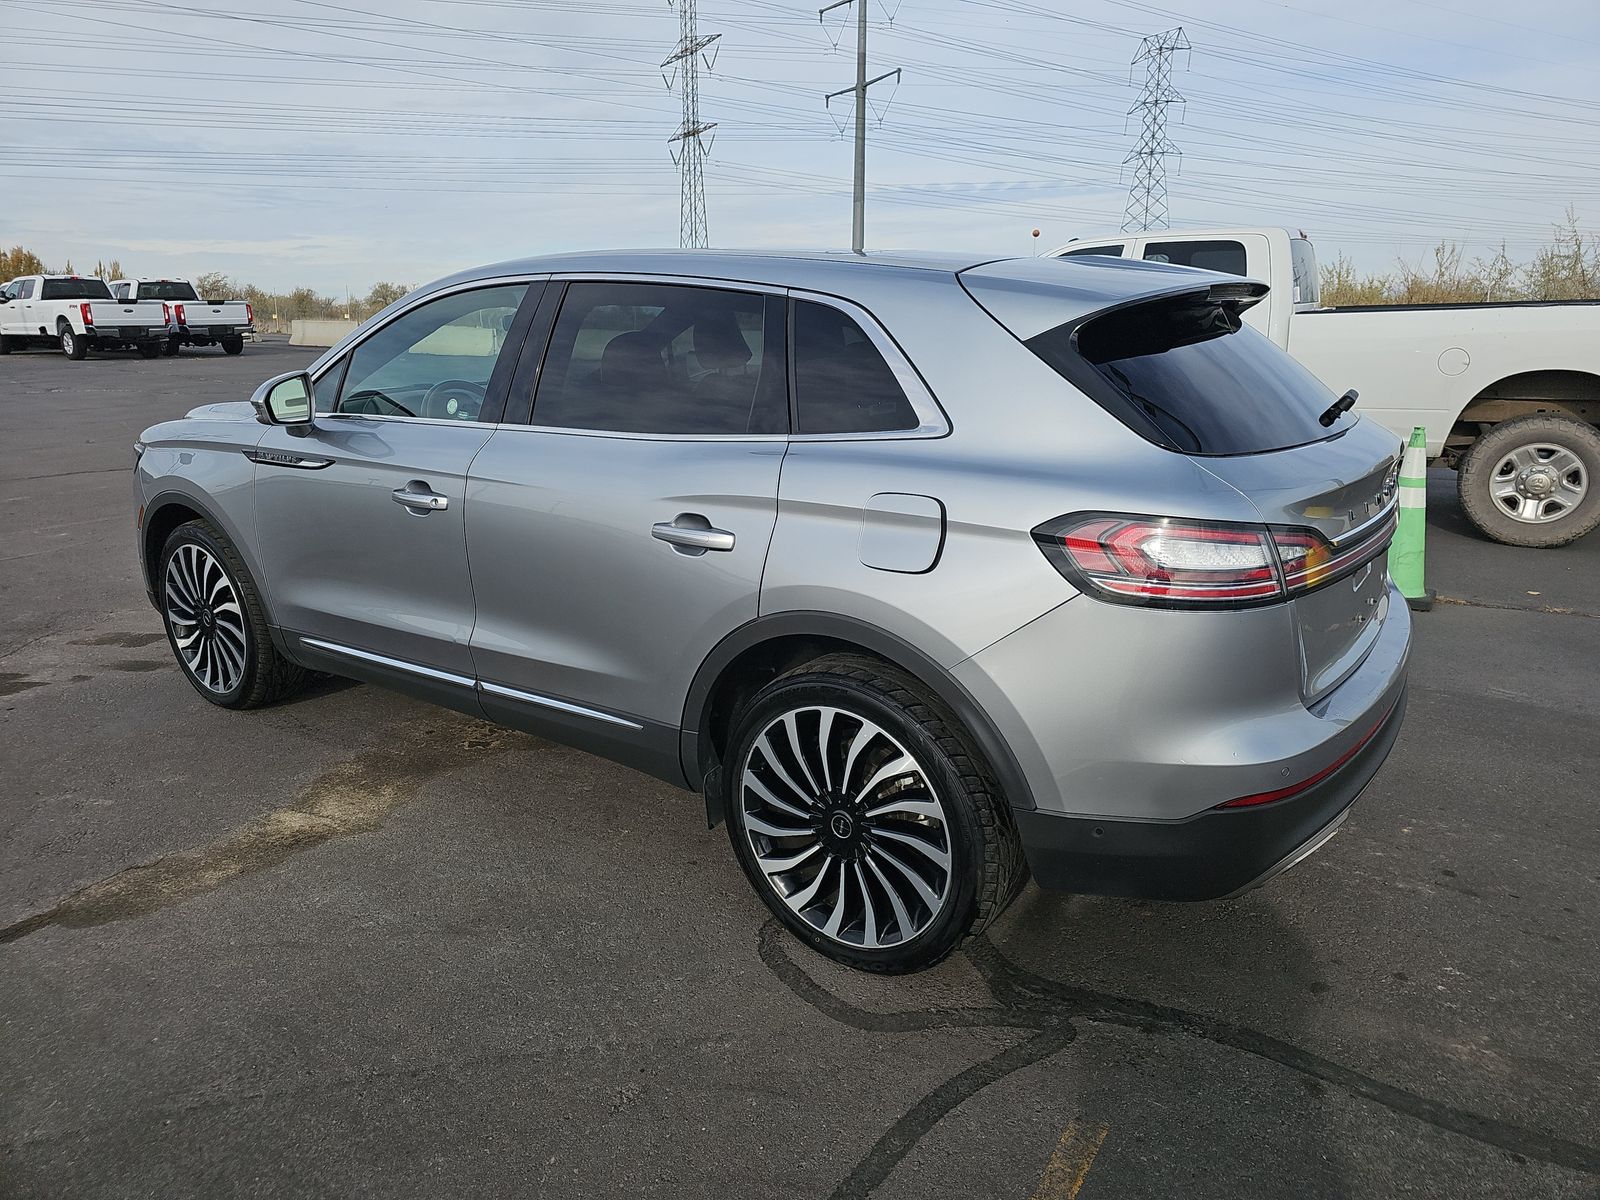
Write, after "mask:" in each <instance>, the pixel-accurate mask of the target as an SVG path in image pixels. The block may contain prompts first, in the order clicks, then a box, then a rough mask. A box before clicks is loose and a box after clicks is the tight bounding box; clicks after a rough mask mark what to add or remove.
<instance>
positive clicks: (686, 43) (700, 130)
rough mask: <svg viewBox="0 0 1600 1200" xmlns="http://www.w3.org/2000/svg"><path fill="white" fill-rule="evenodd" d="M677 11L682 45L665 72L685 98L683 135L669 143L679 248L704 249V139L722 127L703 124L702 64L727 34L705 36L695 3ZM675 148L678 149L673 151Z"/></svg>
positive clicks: (681, 4)
mask: <svg viewBox="0 0 1600 1200" xmlns="http://www.w3.org/2000/svg"><path fill="white" fill-rule="evenodd" d="M667 3H668V4H669V5H672V6H673V7H675V8H677V10H678V45H677V48H676V49H674V50H673V52H672V53H671V54H669V55H667V57H666V58H665V59H664V60H663V61H662V63H661V68H662V70H663V72H665V70H666V69H667V68H668V67H671V68H672V74H671V75H668V76H667V77H666V79H667V87H668V88H669V89H671V88H673V87H677V89H678V90H679V93H680V96H681V98H682V100H683V120H682V121H681V122H680V123H679V125H678V132H677V133H675V134H673V135H672V136H671V137H670V138H668V139H667V150H668V153H670V154H671V155H672V161H673V162H675V163H677V165H678V192H679V206H680V209H681V213H682V215H681V229H680V232H679V235H678V242H679V245H682V246H704V245H705V244H706V180H705V157H706V154H707V152H709V151H710V149H711V147H710V146H709V145H707V144H706V142H704V141H703V140H702V137H703V135H704V134H707V133H710V132H711V131H712V130H713V129H715V128H716V127H717V123H716V122H715V121H712V122H710V123H709V124H708V123H706V122H703V121H701V120H700V65H701V63H702V62H704V63H705V66H706V69H707V70H709V69H710V68H711V64H712V62H713V58H708V57H706V55H705V51H706V48H707V47H708V46H710V45H711V44H712V43H713V42H715V41H716V40H717V39H718V38H720V37H721V36H722V35H721V34H720V33H712V34H707V35H705V36H701V34H700V30H699V27H698V23H699V14H698V13H697V12H696V11H695V4H696V0H667ZM674 147H675V148H674Z"/></svg>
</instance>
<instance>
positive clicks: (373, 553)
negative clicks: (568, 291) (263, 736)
mask: <svg viewBox="0 0 1600 1200" xmlns="http://www.w3.org/2000/svg"><path fill="white" fill-rule="evenodd" d="M541 289H542V284H541V283H540V282H537V281H530V280H527V279H510V280H497V281H493V282H485V283H478V284H471V285H464V286H462V287H458V288H455V289H452V290H451V291H449V292H447V293H445V294H443V295H436V296H432V297H429V298H428V299H425V300H423V301H421V302H419V303H417V304H415V305H412V306H411V307H409V308H407V309H405V310H403V311H401V312H400V313H398V314H396V315H395V316H394V317H392V318H391V319H389V320H388V321H386V322H385V323H384V324H383V325H382V326H379V327H378V328H376V329H373V330H371V331H369V332H367V333H366V334H365V336H364V337H363V338H362V340H361V341H359V342H357V343H356V344H355V345H354V346H353V347H352V348H351V349H350V350H349V351H348V352H347V353H345V354H343V355H341V356H340V357H339V358H338V359H337V360H335V361H334V362H332V363H330V364H329V365H328V366H327V368H325V369H324V370H322V371H321V372H319V374H318V376H317V378H316V405H317V414H316V418H315V422H314V425H313V427H312V428H311V430H310V431H309V432H308V433H306V434H304V435H297V434H296V433H294V432H291V430H290V429H289V428H285V427H283V426H273V427H271V428H270V429H269V430H268V432H267V434H266V436H265V437H263V438H262V440H261V442H260V443H259V444H258V445H257V446H256V447H255V449H254V450H253V451H251V452H250V453H251V457H253V458H254V459H255V461H256V476H255V478H256V483H255V490H256V520H257V540H258V544H259V547H260V554H261V561H262V564H263V567H264V569H265V572H266V576H267V579H266V584H267V591H268V595H269V597H270V600H271V609H272V613H273V618H274V620H275V621H276V622H277V623H278V624H279V625H280V626H281V627H282V628H284V629H285V630H286V631H287V632H288V633H289V634H290V635H291V636H292V637H293V638H295V639H297V640H298V642H299V643H300V645H301V647H302V648H303V649H304V650H306V651H309V654H308V655H307V656H306V657H308V658H315V657H318V656H330V657H331V658H333V659H334V660H336V661H337V662H338V663H339V664H340V665H339V667H337V668H335V669H339V670H341V672H343V673H348V674H353V675H362V674H371V675H375V676H378V677H380V678H388V677H393V676H396V675H398V676H399V677H401V678H403V679H407V680H410V681H411V682H413V683H419V684H421V685H422V686H424V687H428V686H431V685H438V687H439V688H440V689H442V691H443V693H444V694H442V695H440V696H438V697H437V698H439V699H441V700H444V701H445V702H452V701H451V697H452V695H454V696H455V697H456V699H457V700H460V699H462V698H463V696H464V697H465V698H470V697H471V695H472V691H473V685H474V682H475V675H474V671H473V664H472V656H471V651H470V650H469V649H468V645H467V642H468V638H469V636H470V634H471V632H472V619H473V596H472V580H471V577H470V576H469V575H468V570H467V553H466V537H465V532H464V513H463V508H464V506H465V501H466V477H467V468H468V466H469V465H470V464H471V462H472V460H473V457H474V456H475V455H476V454H477V453H478V452H479V451H480V450H481V449H482V448H483V446H484V443H486V442H487V441H488V440H489V436H490V434H491V433H493V432H494V428H495V423H496V422H497V421H498V419H499V417H500V415H501V413H502V411H503V408H504V404H505V395H506V388H507V384H508V382H509V378H510V373H511V369H512V367H513V366H514V362H515V357H516V349H517V347H518V346H519V344H520V340H521V338H522V336H523V334H524V333H525V331H526V328H527V323H528V320H529V319H531V313H532V308H533V305H534V302H535V300H536V299H537V293H538V292H539V291H540V290H541ZM519 313H521V314H523V315H522V316H521V317H519V316H518V314H519ZM469 706H470V705H469Z"/></svg>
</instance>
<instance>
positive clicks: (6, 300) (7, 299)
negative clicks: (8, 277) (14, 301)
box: [0, 292, 11, 304]
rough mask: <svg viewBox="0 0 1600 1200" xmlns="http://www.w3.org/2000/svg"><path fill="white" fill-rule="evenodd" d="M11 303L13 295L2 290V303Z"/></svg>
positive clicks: (0, 301) (0, 296) (0, 297)
mask: <svg viewBox="0 0 1600 1200" xmlns="http://www.w3.org/2000/svg"><path fill="white" fill-rule="evenodd" d="M10 303H11V297H10V296H8V295H6V294H5V293H4V292H0V304H10Z"/></svg>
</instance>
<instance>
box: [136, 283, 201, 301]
mask: <svg viewBox="0 0 1600 1200" xmlns="http://www.w3.org/2000/svg"><path fill="white" fill-rule="evenodd" d="M139 299H141V300H198V299H200V297H199V296H197V295H196V294H195V290H194V288H193V287H192V286H190V285H189V284H187V283H168V282H166V281H165V280H163V281H162V282H160V283H141V284H140V285H139Z"/></svg>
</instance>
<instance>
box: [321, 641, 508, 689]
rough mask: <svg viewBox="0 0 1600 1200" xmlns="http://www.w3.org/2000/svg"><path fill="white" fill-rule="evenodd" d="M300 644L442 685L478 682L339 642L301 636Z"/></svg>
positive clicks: (465, 676) (471, 684)
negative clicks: (431, 680)
mask: <svg viewBox="0 0 1600 1200" xmlns="http://www.w3.org/2000/svg"><path fill="white" fill-rule="evenodd" d="M300 643H301V645H304V646H310V647H311V648H312V649H313V650H325V651H327V652H328V653H329V654H337V655H340V656H342V657H344V658H353V659H356V660H357V661H359V662H366V663H372V664H373V665H374V666H379V667H389V668H390V669H391V670H395V671H405V672H406V673H407V674H410V675H421V676H423V677H424V678H427V679H437V680H438V681H439V682H440V683H453V684H455V685H456V686H457V687H464V688H470V687H472V686H473V684H474V683H476V682H477V681H476V680H475V679H473V678H472V677H471V676H468V675H457V674H455V673H454V672H453V671H441V670H438V669H437V668H435V667H424V666H421V665H419V664H417V663H413V662H406V661H405V660H404V659H401V658H390V657H389V656H388V655H387V654H374V653H373V652H372V651H371V650H357V649H356V648H355V647H354V646H343V645H340V644H339V643H338V642H328V641H324V640H323V639H322V638H313V637H306V636H304V635H303V634H302V635H300Z"/></svg>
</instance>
